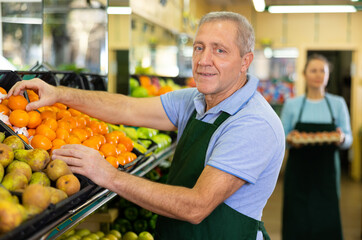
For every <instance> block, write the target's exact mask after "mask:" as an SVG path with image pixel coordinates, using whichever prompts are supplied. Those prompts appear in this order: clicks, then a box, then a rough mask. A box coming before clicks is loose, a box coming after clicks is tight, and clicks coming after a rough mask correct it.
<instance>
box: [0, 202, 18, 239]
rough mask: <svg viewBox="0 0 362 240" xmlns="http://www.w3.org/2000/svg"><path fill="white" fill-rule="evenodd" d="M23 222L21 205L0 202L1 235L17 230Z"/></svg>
mask: <svg viewBox="0 0 362 240" xmlns="http://www.w3.org/2000/svg"><path fill="white" fill-rule="evenodd" d="M22 221H23V213H22V210H21V207H19V204H16V203H13V202H10V201H6V200H2V199H1V200H0V235H1V234H2V233H6V232H9V231H11V230H12V229H14V228H16V227H17V226H19V225H20V224H21V222H22Z"/></svg>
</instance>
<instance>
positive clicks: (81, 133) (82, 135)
mask: <svg viewBox="0 0 362 240" xmlns="http://www.w3.org/2000/svg"><path fill="white" fill-rule="evenodd" d="M72 135H75V136H77V137H78V138H79V140H80V141H81V142H83V141H84V140H86V139H87V136H88V133H87V131H86V130H85V129H84V128H74V129H73V130H72Z"/></svg>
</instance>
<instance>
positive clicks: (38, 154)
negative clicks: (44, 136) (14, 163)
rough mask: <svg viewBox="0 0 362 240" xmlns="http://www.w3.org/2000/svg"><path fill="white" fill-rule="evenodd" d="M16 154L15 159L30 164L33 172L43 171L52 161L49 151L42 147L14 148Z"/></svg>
mask: <svg viewBox="0 0 362 240" xmlns="http://www.w3.org/2000/svg"><path fill="white" fill-rule="evenodd" d="M14 155H15V156H14V158H15V159H17V160H19V161H22V162H26V163H27V164H29V165H30V167H31V169H32V170H33V172H40V171H42V170H43V169H44V168H45V167H46V166H47V164H48V163H49V161H50V156H49V153H48V152H47V151H46V150H44V149H40V148H35V149H29V150H26V149H19V150H14Z"/></svg>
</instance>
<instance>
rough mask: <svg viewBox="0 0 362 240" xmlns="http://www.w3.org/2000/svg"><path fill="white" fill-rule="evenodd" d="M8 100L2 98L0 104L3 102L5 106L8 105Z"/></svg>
mask: <svg viewBox="0 0 362 240" xmlns="http://www.w3.org/2000/svg"><path fill="white" fill-rule="evenodd" d="M8 102H9V99H7V98H6V99H3V101H2V102H1V104H4V105H5V106H7V107H8Z"/></svg>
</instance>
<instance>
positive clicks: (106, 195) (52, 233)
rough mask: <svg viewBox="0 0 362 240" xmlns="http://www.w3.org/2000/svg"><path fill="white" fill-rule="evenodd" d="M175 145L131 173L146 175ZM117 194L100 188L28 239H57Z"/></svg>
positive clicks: (172, 150)
mask: <svg viewBox="0 0 362 240" xmlns="http://www.w3.org/2000/svg"><path fill="white" fill-rule="evenodd" d="M175 147H176V144H175V143H174V144H172V145H171V146H170V147H168V148H167V149H165V150H163V151H161V152H160V153H157V154H152V155H151V156H149V157H148V158H147V159H146V161H144V162H143V163H142V164H140V165H139V166H137V167H135V168H134V169H133V170H131V171H130V174H133V175H135V176H140V177H142V176H144V175H145V174H147V173H148V172H149V171H151V170H152V169H153V168H155V167H156V166H158V165H159V164H160V163H162V162H163V161H165V160H166V159H168V158H169V157H170V156H172V154H173V152H174V150H175ZM116 196H117V194H116V193H114V192H112V191H110V190H108V189H104V188H98V189H97V191H96V194H95V195H94V196H93V197H91V198H90V199H89V200H87V202H85V203H84V204H82V205H81V206H79V207H77V208H75V209H73V210H70V211H68V212H67V213H66V214H65V215H64V216H62V217H61V218H59V219H57V220H55V221H54V222H52V223H49V224H47V226H44V228H42V229H41V230H40V231H38V232H37V233H35V234H34V235H33V236H28V238H27V239H28V240H37V239H42V240H52V239H56V238H58V237H59V236H61V235H62V234H63V233H65V232H66V231H68V230H69V229H71V228H72V227H74V226H75V225H76V224H78V223H79V222H80V221H81V220H83V219H84V218H86V217H88V216H89V215H90V214H92V213H93V212H94V211H96V210H97V209H98V208H100V207H101V206H103V205H104V204H106V203H107V202H108V201H110V200H111V199H113V198H114V197H116Z"/></svg>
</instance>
